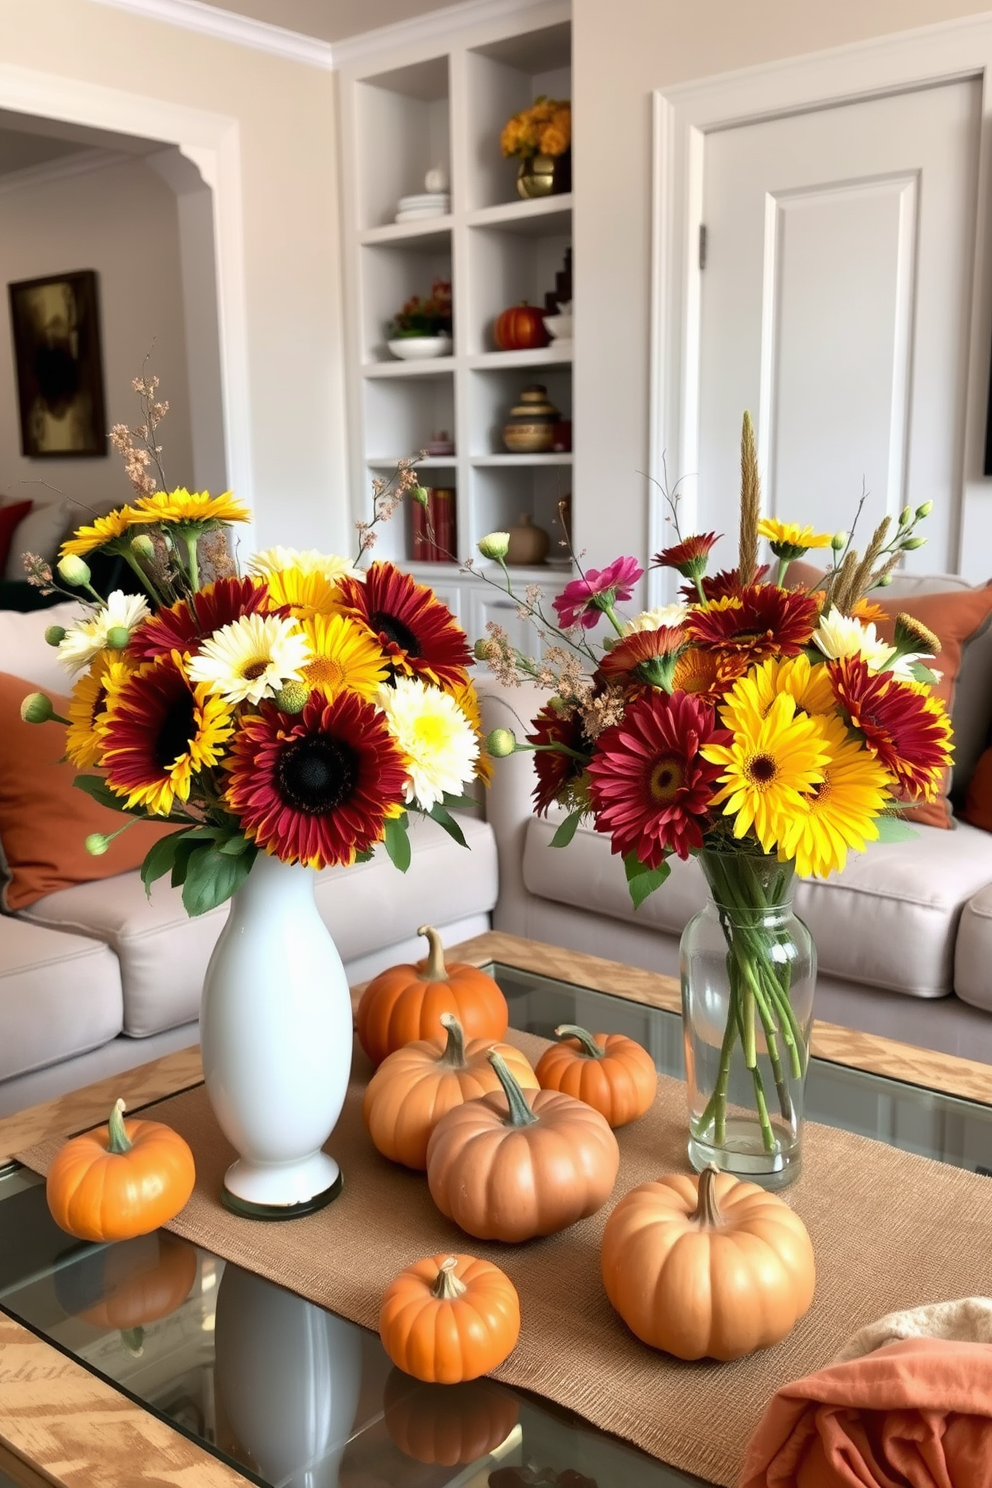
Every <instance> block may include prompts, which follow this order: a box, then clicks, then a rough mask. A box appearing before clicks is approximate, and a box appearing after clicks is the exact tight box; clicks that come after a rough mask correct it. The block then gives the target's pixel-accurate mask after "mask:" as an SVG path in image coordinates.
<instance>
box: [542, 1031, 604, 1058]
mask: <svg viewBox="0 0 992 1488" xmlns="http://www.w3.org/2000/svg"><path fill="white" fill-rule="evenodd" d="M555 1038H574V1039H578V1041H579V1045H580V1049H579V1052H580V1053H581V1054H583V1055H585V1057H586V1058H587V1059H605V1058H606V1050H605V1049H601V1048H600V1046H599V1044H597V1042H596V1040H595V1039H594V1038H593V1036H592V1034H591V1033H590V1032H589V1030H588V1029H587V1028H580V1027H579V1025H578V1024H577V1023H561V1024H559V1026H558V1027H557V1028H556V1029H555Z"/></svg>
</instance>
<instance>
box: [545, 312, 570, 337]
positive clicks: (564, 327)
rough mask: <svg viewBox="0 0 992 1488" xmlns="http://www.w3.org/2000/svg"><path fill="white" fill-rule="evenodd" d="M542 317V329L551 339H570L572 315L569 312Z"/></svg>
mask: <svg viewBox="0 0 992 1488" xmlns="http://www.w3.org/2000/svg"><path fill="white" fill-rule="evenodd" d="M543 319H544V329H545V330H546V331H547V333H548V335H549V336H550V337H551V339H552V340H553V341H571V339H572V317H571V315H570V314H569V315H565V314H562V313H559V314H558V315H545V316H544V317H543Z"/></svg>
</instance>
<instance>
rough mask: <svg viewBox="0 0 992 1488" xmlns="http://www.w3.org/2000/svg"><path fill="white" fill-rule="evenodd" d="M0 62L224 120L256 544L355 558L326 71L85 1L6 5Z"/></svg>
mask: <svg viewBox="0 0 992 1488" xmlns="http://www.w3.org/2000/svg"><path fill="white" fill-rule="evenodd" d="M0 64H2V65H3V66H4V67H7V68H10V67H17V68H23V69H29V70H30V71H31V72H32V73H39V72H42V73H44V74H46V75H47V76H48V77H50V78H53V79H55V80H56V81H58V80H61V79H65V80H73V81H75V82H77V83H82V84H85V85H91V86H92V87H94V88H96V89H100V90H104V93H106V90H117V91H119V93H120V94H121V95H123V96H126V97H128V98H129V99H133V97H134V95H139V94H140V95H143V96H145V97H147V98H148V99H149V100H150V101H151V103H152V104H155V103H161V104H164V105H173V106H179V107H182V108H185V109H189V110H201V111H210V112H211V113H213V114H216V115H224V116H226V117H227V118H229V119H231V120H233V121H234V124H235V126H236V130H237V145H238V158H239V160H240V198H241V200H240V212H241V221H242V225H243V244H244V265H243V267H244V286H243V302H244V315H245V326H246V357H245V361H246V368H247V376H246V387H245V394H244V399H245V403H246V405H247V406H246V408H245V410H244V412H245V416H246V425H247V449H248V456H249V461H250V474H251V486H252V492H251V499H252V501H253V505H254V509H255V517H256V527H255V540H256V542H258V543H259V544H260V545H269V544H271V543H275V542H282V543H289V544H297V545H299V546H311V545H314V546H320V547H325V548H346V549H347V550H350V548H351V546H352V538H353V534H352V533H350V532H349V530H348V516H347V503H346V496H345V461H344V411H343V394H342V375H341V374H342V347H341V334H342V333H341V316H340V309H339V306H340V282H339V280H340V272H339V252H338V213H337V180H336V139H335V127H336V126H335V108H334V91H335V89H334V78H333V76H332V75H331V74H329V73H327V72H324V71H321V70H319V69H317V68H313V67H309V66H305V65H302V64H299V63H295V62H292V61H287V60H285V59H283V58H277V57H272V56H269V55H268V54H266V53H263V52H259V51H255V50H249V49H248V48H245V47H239V46H234V45H232V44H230V43H228V42H225V41H221V40H217V39H214V38H212V37H204V36H199V35H196V34H193V33H191V32H189V31H186V30H180V29H179V28H177V27H173V26H168V25H165V24H163V23H161V22H158V21H154V20H151V19H146V18H145V17H143V16H136V15H131V14H128V13H126V12H122V11H118V10H116V9H112V8H110V7H108V6H104V5H96V4H91V3H89V0H31V4H30V5H26V4H24V3H23V0H0ZM108 127H115V126H113V125H108ZM129 127H132V128H133V126H129ZM135 132H138V133H141V132H145V131H142V130H140V129H138V130H135ZM147 132H148V133H150V134H152V135H153V137H156V136H154V131H153V130H151V129H149V130H148V131H147ZM238 396H240V393H239V394H238ZM170 418H171V415H170ZM244 494H246V495H247V494H248V493H244Z"/></svg>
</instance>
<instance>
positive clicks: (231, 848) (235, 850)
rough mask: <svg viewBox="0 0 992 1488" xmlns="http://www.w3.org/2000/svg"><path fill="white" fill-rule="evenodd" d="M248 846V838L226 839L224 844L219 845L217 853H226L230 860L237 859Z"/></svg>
mask: <svg viewBox="0 0 992 1488" xmlns="http://www.w3.org/2000/svg"><path fill="white" fill-rule="evenodd" d="M247 846H248V838H247V837H241V836H237V837H226V838H225V839H224V841H223V842H218V843H217V851H218V852H222V853H226V854H227V856H228V857H230V858H237V857H240V855H241V854H242V853H243V852H244V851H245V849H246V848H247Z"/></svg>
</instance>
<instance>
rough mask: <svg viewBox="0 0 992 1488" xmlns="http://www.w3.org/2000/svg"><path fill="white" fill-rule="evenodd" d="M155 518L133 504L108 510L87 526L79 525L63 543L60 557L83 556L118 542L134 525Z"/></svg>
mask: <svg viewBox="0 0 992 1488" xmlns="http://www.w3.org/2000/svg"><path fill="white" fill-rule="evenodd" d="M154 520H155V518H154V517H150V516H147V515H146V514H145V513H144V512H139V511H136V510H135V509H134V507H132V506H120V507H118V508H117V510H116V511H112V512H107V514H106V516H103V517H97V518H96V520H95V521H94V522H91V523H89V524H88V525H87V526H85V527H77V528H76V531H75V532H74V533H73V535H72V537H70V538H67V539H66V541H65V542H64V543H63V544H62V546H61V548H60V549H59V557H60V558H68V557H69V555H70V554H75V555H76V556H77V557H80V558H81V557H82V556H83V554H84V553H93V552H95V551H96V549H97V548H105V547H107V546H108V544H110V543H114V542H117V541H118V540H119V539H120V538H122V537H123V536H124V535H125V533H127V532H128V531H129V530H130V529H131V528H132V527H137V526H142V525H144V524H146V523H148V522H154Z"/></svg>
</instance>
